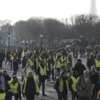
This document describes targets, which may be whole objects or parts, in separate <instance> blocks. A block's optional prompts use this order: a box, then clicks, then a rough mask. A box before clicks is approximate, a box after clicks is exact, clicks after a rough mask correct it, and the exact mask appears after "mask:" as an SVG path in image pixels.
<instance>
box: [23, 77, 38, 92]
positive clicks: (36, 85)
mask: <svg viewBox="0 0 100 100" xmlns="http://www.w3.org/2000/svg"><path fill="white" fill-rule="evenodd" d="M33 79H34V81H35V91H36V93H39V87H38V84H37V79H36V78H35V77H34V78H33ZM24 82H25V83H24V88H23V93H25V90H26V83H27V78H25V79H24Z"/></svg>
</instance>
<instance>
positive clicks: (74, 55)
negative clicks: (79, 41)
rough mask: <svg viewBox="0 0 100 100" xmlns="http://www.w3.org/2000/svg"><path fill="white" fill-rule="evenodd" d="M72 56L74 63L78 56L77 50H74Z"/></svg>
mask: <svg viewBox="0 0 100 100" xmlns="http://www.w3.org/2000/svg"><path fill="white" fill-rule="evenodd" d="M73 57H74V63H75V62H76V61H77V58H78V52H77V50H76V51H74V53H73Z"/></svg>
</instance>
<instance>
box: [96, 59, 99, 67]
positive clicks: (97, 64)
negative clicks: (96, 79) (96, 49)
mask: <svg viewBox="0 0 100 100" xmlns="http://www.w3.org/2000/svg"><path fill="white" fill-rule="evenodd" d="M95 64H96V67H100V61H98V60H97V59H95Z"/></svg>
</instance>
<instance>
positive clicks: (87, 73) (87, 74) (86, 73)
mask: <svg viewBox="0 0 100 100" xmlns="http://www.w3.org/2000/svg"><path fill="white" fill-rule="evenodd" d="M84 76H85V78H88V77H89V71H88V70H84Z"/></svg>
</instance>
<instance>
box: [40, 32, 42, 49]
mask: <svg viewBox="0 0 100 100" xmlns="http://www.w3.org/2000/svg"><path fill="white" fill-rule="evenodd" d="M40 37H41V50H42V37H43V35H42V33H41V35H40Z"/></svg>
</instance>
